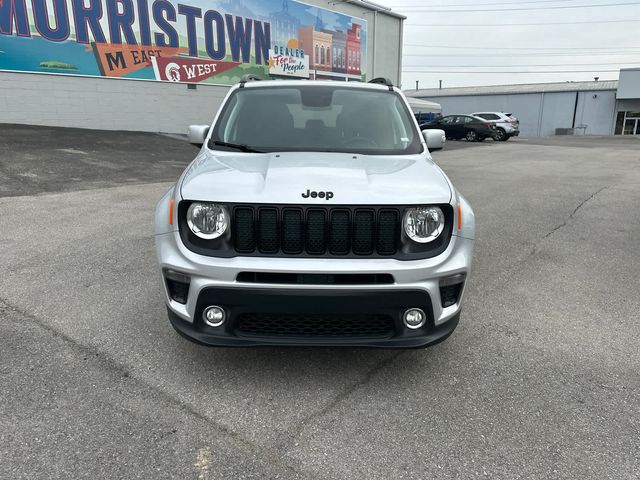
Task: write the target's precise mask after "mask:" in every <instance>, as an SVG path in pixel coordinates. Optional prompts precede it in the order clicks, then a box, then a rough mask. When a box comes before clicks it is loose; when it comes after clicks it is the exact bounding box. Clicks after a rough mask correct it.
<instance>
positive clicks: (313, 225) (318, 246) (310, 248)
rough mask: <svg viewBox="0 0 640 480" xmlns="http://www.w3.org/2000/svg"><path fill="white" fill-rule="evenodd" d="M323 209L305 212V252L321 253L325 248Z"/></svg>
mask: <svg viewBox="0 0 640 480" xmlns="http://www.w3.org/2000/svg"><path fill="white" fill-rule="evenodd" d="M325 222H326V220H325V211H324V210H309V212H308V213H307V252H308V253H310V254H311V255H322V254H323V253H324V252H325V250H326V249H327V244H326V231H325Z"/></svg>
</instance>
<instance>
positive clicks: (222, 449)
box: [0, 125, 640, 480]
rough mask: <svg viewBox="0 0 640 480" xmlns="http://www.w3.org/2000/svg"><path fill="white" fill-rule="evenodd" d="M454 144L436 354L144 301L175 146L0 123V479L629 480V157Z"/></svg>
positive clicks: (178, 165) (632, 450)
mask: <svg viewBox="0 0 640 480" xmlns="http://www.w3.org/2000/svg"><path fill="white" fill-rule="evenodd" d="M453 143H456V144H458V145H455V146H449V147H448V148H447V149H445V150H444V151H442V152H438V153H436V154H435V155H434V158H435V159H436V161H437V162H438V164H439V165H440V166H441V167H442V168H443V169H444V170H445V171H446V172H447V174H448V175H449V176H450V177H451V179H452V180H453V182H454V184H455V185H456V186H457V187H458V188H459V189H460V190H461V192H462V193H463V194H464V195H465V196H466V197H467V198H468V199H469V201H470V202H471V204H472V205H473V207H474V209H475V212H476V220H477V228H478V231H477V234H478V237H477V242H476V254H475V260H474V271H473V273H472V276H471V279H470V283H469V285H468V289H467V293H466V304H465V309H464V312H463V315H462V318H461V323H460V326H459V327H458V329H457V330H456V332H455V333H454V335H453V336H452V337H451V338H449V339H448V340H447V341H446V342H444V343H442V344H440V345H438V346H435V347H433V348H430V349H427V350H415V351H413V350H412V351H400V352H398V351H379V350H318V349H315V350H314V349H253V350H251V349H236V350H234V349H211V348H205V347H201V346H197V345H195V344H192V343H190V342H188V341H186V340H185V339H183V338H182V337H179V336H178V335H177V334H176V333H175V332H174V331H173V330H172V328H171V327H170V325H169V323H168V320H167V318H166V312H165V310H164V305H163V300H162V295H161V284H160V276H159V272H158V269H157V266H156V259H155V252H154V246H153V236H152V231H153V230H152V219H153V209H154V205H155V203H156V202H157V200H158V199H159V198H160V197H161V196H162V195H163V194H164V192H166V190H167V189H168V188H169V187H170V184H171V182H172V181H174V180H175V179H176V177H177V176H178V174H179V173H180V171H181V170H182V168H184V166H186V165H187V164H188V163H189V161H190V160H191V158H192V157H193V156H194V154H195V152H196V150H195V149H194V147H192V146H190V145H188V144H187V143H186V142H184V141H182V140H179V139H173V138H167V137H162V136H158V135H152V134H141V133H124V132H89V131H82V130H71V129H49V128H43V127H19V126H12V125H0V226H1V228H0V248H1V250H0V252H1V253H0V272H2V275H1V276H0V478H11V479H15V478H154V479H156V478H202V479H209V478H210V479H214V478H282V479H289V478H304V479H306V478H323V479H324V478H329V479H334V478H335V479H342V478H355V479H390V478H394V479H399V478H404V479H471V478H491V479H581V480H582V479H598V480H600V479H615V480H620V479H622V480H626V479H636V478H639V477H640V474H639V472H640V373H639V372H640V350H639V349H638V345H640V321H639V320H640V313H639V307H640V298H639V295H638V292H640V242H639V241H638V239H639V238H640V209H639V208H638V205H640V141H639V140H637V139H633V138H631V139H625V138H615V139H610V138H605V139H602V140H601V141H598V140H594V139H589V138H585V139H578V138H569V139H557V138H554V139H550V140H526V139H512V140H510V141H509V142H505V143H496V142H492V141H486V142H484V143H482V144H466V142H451V144H453Z"/></svg>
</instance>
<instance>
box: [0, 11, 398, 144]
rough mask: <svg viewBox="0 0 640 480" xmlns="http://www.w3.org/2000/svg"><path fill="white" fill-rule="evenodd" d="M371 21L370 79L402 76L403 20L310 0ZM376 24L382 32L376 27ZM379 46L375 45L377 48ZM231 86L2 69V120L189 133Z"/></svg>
mask: <svg viewBox="0 0 640 480" xmlns="http://www.w3.org/2000/svg"><path fill="white" fill-rule="evenodd" d="M305 1H306V2H307V3H310V4H313V5H316V6H318V7H322V8H330V9H332V10H335V11H338V12H342V13H345V14H347V15H350V16H353V17H358V18H364V19H366V20H367V22H368V23H367V35H368V37H367V65H366V68H367V71H366V74H367V78H369V79H371V78H373V77H374V76H376V77H380V76H384V77H388V78H390V79H391V80H392V81H393V82H394V83H395V84H399V81H400V70H401V68H400V65H401V63H400V62H401V58H402V20H401V19H400V18H396V17H392V16H389V15H386V14H384V13H382V12H378V13H377V14H374V11H372V10H368V9H366V8H365V7H363V6H362V5H352V4H349V3H338V4H330V3H328V2H327V1H326V0H305ZM376 26H377V28H378V31H377V32H376ZM374 45H375V49H374ZM228 89H229V87H228V86H215V85H197V88H196V89H195V90H189V89H187V85H186V84H181V83H161V82H154V81H144V80H125V79H112V78H101V77H78V76H72V75H50V74H38V73H12V72H2V71H0V123H19V124H20V123H21V124H29V125H46V126H59V127H78V128H90V129H104V130H134V131H135V130H137V131H148V132H163V133H186V129H187V126H188V125H190V124H208V123H210V122H211V120H212V119H213V116H214V114H215V112H216V111H217V109H218V107H219V106H220V103H221V101H222V99H223V98H224V96H225V95H226V92H227V91H228Z"/></svg>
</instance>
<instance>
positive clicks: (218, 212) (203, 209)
mask: <svg viewBox="0 0 640 480" xmlns="http://www.w3.org/2000/svg"><path fill="white" fill-rule="evenodd" d="M187 225H189V229H190V230H191V231H192V232H193V233H194V235H196V236H198V237H200V238H203V239H205V240H213V239H214V238H218V237H220V236H222V235H223V234H224V232H226V231H227V228H228V227H229V214H228V213H227V209H226V208H225V207H223V206H222V205H216V204H215V203H192V204H191V205H190V206H189V210H187Z"/></svg>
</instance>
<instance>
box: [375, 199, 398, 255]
mask: <svg viewBox="0 0 640 480" xmlns="http://www.w3.org/2000/svg"><path fill="white" fill-rule="evenodd" d="M398 232H399V230H398V213H397V212H395V211H393V210H382V211H381V212H380V214H379V216H378V235H377V238H378V242H377V250H378V253H379V254H380V255H393V254H394V253H396V248H397V247H396V242H397V238H398Z"/></svg>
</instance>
